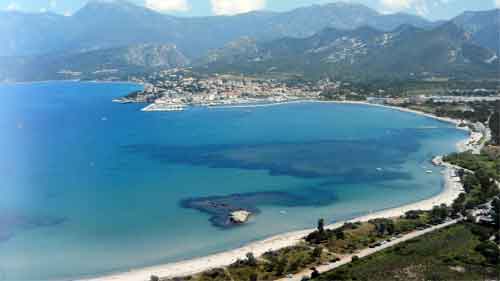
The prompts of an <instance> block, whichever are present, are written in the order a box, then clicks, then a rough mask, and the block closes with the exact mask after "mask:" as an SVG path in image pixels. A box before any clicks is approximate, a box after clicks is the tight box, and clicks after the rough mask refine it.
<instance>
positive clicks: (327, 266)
mask: <svg viewBox="0 0 500 281" xmlns="http://www.w3.org/2000/svg"><path fill="white" fill-rule="evenodd" d="M461 220H462V219H456V220H451V221H448V222H445V223H442V224H438V225H435V226H432V227H429V228H426V229H423V230H416V231H413V232H410V233H408V234H405V235H403V236H402V237H400V238H396V239H394V240H392V241H390V242H387V243H385V244H383V245H381V246H379V247H376V248H366V249H363V250H361V251H359V252H357V253H354V254H351V255H347V256H344V257H342V259H341V260H340V261H337V262H335V263H329V264H325V265H320V266H317V267H316V269H317V270H318V272H319V273H324V272H327V271H330V270H332V269H335V268H337V267H340V266H342V265H345V264H348V263H350V262H351V260H352V257H353V256H358V257H360V258H363V257H366V256H369V255H372V254H375V253H377V252H380V251H382V250H385V249H387V248H390V247H392V246H395V245H397V244H399V243H402V242H405V241H408V240H411V239H414V238H417V237H419V236H422V235H424V234H427V233H430V232H433V231H436V230H438V229H442V228H445V227H448V226H450V225H454V224H456V223H458V222H459V221H461ZM311 273H312V271H311V270H309V269H307V270H304V271H302V272H299V273H297V274H294V275H293V276H292V277H285V278H281V279H277V280H276V281H300V280H302V278H303V277H304V276H307V277H310V276H311Z"/></svg>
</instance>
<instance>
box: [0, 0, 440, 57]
mask: <svg viewBox="0 0 500 281" xmlns="http://www.w3.org/2000/svg"><path fill="white" fill-rule="evenodd" d="M401 24H411V25H415V26H419V27H429V26H433V23H431V22H429V21H427V20H425V19H423V18H420V17H417V16H414V15H408V14H394V15H383V14H380V13H378V12H376V11H374V10H372V9H370V8H368V7H366V6H363V5H359V4H351V3H343V2H338V3H332V4H325V5H313V6H309V7H303V8H298V9H295V10H292V11H289V12H280V13H277V12H266V11H258V12H250V13H246V14H240V15H235V16H212V17H195V18H179V17H174V16H169V15H165V14H161V13H158V12H156V11H153V10H150V9H147V8H145V7H142V6H137V5H135V4H132V3H130V2H128V1H124V0H114V1H105V0H95V1H90V2H89V3H88V4H86V5H85V6H84V7H83V8H81V9H80V10H78V11H77V12H76V13H75V14H74V15H72V16H69V17H65V16H61V15H56V14H51V13H44V14H25V13H20V12H5V11H4V12H0V37H1V38H4V40H6V41H5V42H4V44H2V45H1V46H0V56H24V55H36V54H44V53H53V52H81V51H88V50H96V49H105V48H114V47H123V46H128V45H136V44H175V45H177V46H178V48H179V49H180V50H182V52H183V53H184V54H186V55H187V56H189V57H191V58H193V57H200V56H202V55H205V54H206V52H207V51H208V50H209V49H213V48H220V47H222V46H224V44H226V43H227V42H230V41H233V40H236V39H237V38H240V37H245V36H247V37H252V38H255V39H257V40H261V41H265V40H273V39H278V38H281V37H307V36H311V35H313V34H315V33H317V32H319V31H320V30H322V29H324V28H326V27H333V28H339V29H353V28H357V27H360V26H363V25H369V26H372V27H374V28H377V29H381V30H391V29H394V28H396V27H397V26H399V25H401Z"/></svg>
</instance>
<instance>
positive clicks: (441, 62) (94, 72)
mask: <svg viewBox="0 0 500 281" xmlns="http://www.w3.org/2000/svg"><path fill="white" fill-rule="evenodd" d="M499 22H500V10H499V9H496V10H489V11H479V12H465V13H463V14H461V15H459V16H457V17H456V18H454V19H453V20H451V21H448V22H442V21H441V22H429V21H427V20H425V19H423V18H420V17H418V16H414V15H408V14H392V15H384V14H380V13H378V12H376V11H374V10H372V9H370V8H368V7H366V6H363V5H359V4H352V3H344V2H338V3H331V4H324V5H313V6H309V7H303V8H298V9H295V10H292V11H289V12H280V13H277V12H269V11H255V12H250V13H246V14H240V15H236V16H214V17H195V18H179V17H173V16H169V15H165V14H161V13H158V12H155V11H153V10H150V9H147V8H145V7H142V6H137V5H135V4H132V3H130V2H128V1H126V0H94V1H90V2H89V3H88V4H87V5H85V6H84V7H83V8H81V9H80V10H78V11H77V12H76V13H75V14H74V15H73V16H70V17H66V16H61V15H57V14H53V13H43V14H25V13H20V12H6V11H3V12H2V11H0V36H2V38H5V39H6V40H5V42H4V44H0V59H1V60H2V63H1V64H0V81H1V80H9V81H10V80H16V81H20V80H21V81H26V80H44V79H68V78H80V77H84V78H86V79H101V78H109V77H113V78H116V77H118V78H120V79H126V78H127V75H135V74H138V75H142V74H145V73H148V72H151V71H156V70H159V69H167V68H172V67H184V66H194V67H195V68H196V69H198V70H200V71H208V72H242V73H253V74H255V73H258V74H266V73H272V72H291V73H296V74H300V75H307V76H310V77H319V76H321V75H323V76H324V75H330V76H337V77H343V78H346V79H358V80H359V79H364V78H367V79H371V78H377V77H398V78H413V77H416V76H419V75H422V73H430V74H437V75H442V76H451V77H468V78H472V77H482V75H488V76H489V77H491V76H492V75H493V74H496V75H497V76H498V74H499V73H500V68H498V56H499V53H500V43H499V42H500V23H499ZM192 62H194V63H192ZM495 71H496V72H495Z"/></svg>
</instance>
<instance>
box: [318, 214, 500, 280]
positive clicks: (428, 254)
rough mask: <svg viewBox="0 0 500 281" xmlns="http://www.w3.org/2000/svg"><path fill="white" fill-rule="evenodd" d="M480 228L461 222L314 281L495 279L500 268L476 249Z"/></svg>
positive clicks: (497, 277) (478, 243)
mask: <svg viewBox="0 0 500 281" xmlns="http://www.w3.org/2000/svg"><path fill="white" fill-rule="evenodd" d="M478 227H480V226H477V225H473V224H468V223H461V224H458V225H455V226H451V227H449V228H446V229H443V230H439V231H436V232H434V233H430V234H427V235H424V236H422V237H420V238H417V239H414V240H411V241H408V242H405V243H402V244H400V245H397V246H395V247H393V248H391V249H389V250H386V251H382V252H380V253H377V254H374V255H372V256H369V257H367V258H364V259H361V260H358V261H356V262H353V263H351V264H348V265H345V266H342V267H339V268H338V269H336V270H333V271H331V272H328V273H325V274H322V275H321V277H319V278H316V279H314V280H321V281H333V280H370V281H377V280H380V281H390V280H405V281H406V280H467V281H472V280H498V279H499V276H500V267H499V266H498V264H492V263H491V261H489V260H488V259H487V258H486V257H485V256H483V254H482V253H481V252H480V251H478V250H476V248H477V247H478V245H480V244H481V241H480V239H481V235H478V234H477V233H479V232H480V231H481V230H480V229H477V228H478Z"/></svg>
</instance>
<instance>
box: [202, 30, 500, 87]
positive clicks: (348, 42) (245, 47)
mask: <svg viewBox="0 0 500 281" xmlns="http://www.w3.org/2000/svg"><path fill="white" fill-rule="evenodd" d="M499 66H500V65H499V60H498V57H497V55H496V54H495V53H494V51H492V50H490V49H487V48H484V47H482V46H479V45H478V44H477V43H476V42H475V41H474V39H473V37H472V35H471V33H469V32H466V31H465V30H463V29H462V28H461V27H459V26H457V25H456V24H455V23H453V22H449V23H446V24H443V25H441V26H438V27H436V28H434V29H430V30H429V29H421V28H416V27H414V26H411V25H402V26H400V27H399V28H397V29H395V30H393V31H390V32H384V31H379V30H376V29H374V28H371V27H367V26H365V27H360V28H358V29H354V30H339V29H333V28H327V29H324V30H323V31H322V32H319V33H317V34H315V35H313V36H311V37H307V38H282V39H278V40H274V41H269V42H263V43H259V42H256V41H252V40H240V41H237V42H234V43H232V44H228V45H227V46H226V47H225V48H222V49H219V50H218V51H214V52H213V53H212V54H210V55H209V56H208V57H207V58H206V60H204V61H201V62H199V64H198V68H199V69H200V70H201V71H210V72H235V73H238V72H243V73H247V74H259V73H260V74H262V73H291V74H298V75H302V76H307V77H313V78H320V77H322V76H333V77H336V78H342V79H348V80H363V79H378V78H402V79H408V78H415V77H418V76H424V75H429V76H430V75H437V76H444V77H450V78H471V77H481V76H482V75H484V76H486V77H495V76H498V74H499Z"/></svg>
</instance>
